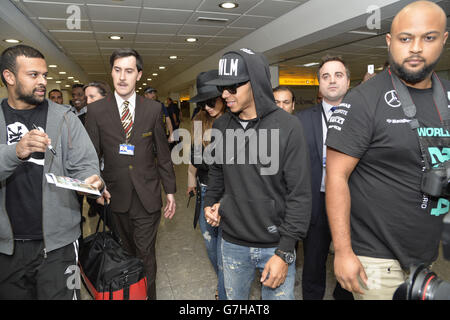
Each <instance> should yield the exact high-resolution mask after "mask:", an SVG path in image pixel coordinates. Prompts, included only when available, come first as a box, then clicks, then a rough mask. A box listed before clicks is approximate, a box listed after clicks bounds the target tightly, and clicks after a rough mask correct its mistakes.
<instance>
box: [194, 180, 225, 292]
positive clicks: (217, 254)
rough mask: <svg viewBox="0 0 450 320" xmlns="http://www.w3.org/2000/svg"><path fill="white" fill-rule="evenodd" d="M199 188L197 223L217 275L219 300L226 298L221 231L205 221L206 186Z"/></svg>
mask: <svg viewBox="0 0 450 320" xmlns="http://www.w3.org/2000/svg"><path fill="white" fill-rule="evenodd" d="M200 188H201V208H200V216H199V218H198V224H199V226H200V231H201V232H202V236H203V239H204V240H205V246H206V252H207V254H208V258H209V261H211V264H212V266H213V268H214V271H215V272H216V275H217V290H218V291H219V300H226V299H227V296H226V293H225V287H224V284H223V267H222V251H221V240H222V231H221V229H220V227H212V226H211V225H210V224H209V223H207V222H206V218H205V213H204V212H203V207H204V198H205V193H206V187H205V186H201V187H200Z"/></svg>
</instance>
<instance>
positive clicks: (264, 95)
mask: <svg viewBox="0 0 450 320" xmlns="http://www.w3.org/2000/svg"><path fill="white" fill-rule="evenodd" d="M247 80H250V84H251V86H252V91H253V98H254V100H255V106H256V114H257V116H258V118H263V117H265V116H266V115H268V114H269V113H272V112H273V111H276V110H278V109H279V108H278V106H277V105H276V104H275V98H274V96H273V92H272V85H271V83H270V70H269V63H268V61H267V59H266V57H265V56H264V55H263V54H262V53H259V52H254V51H252V50H251V49H239V50H238V51H229V52H227V53H225V54H224V55H223V56H222V58H221V59H220V61H219V73H218V78H217V79H215V80H212V81H209V82H207V84H208V85H216V86H226V85H231V84H235V83H241V82H244V81H247Z"/></svg>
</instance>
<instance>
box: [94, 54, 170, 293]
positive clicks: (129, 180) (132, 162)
mask: <svg viewBox="0 0 450 320" xmlns="http://www.w3.org/2000/svg"><path fill="white" fill-rule="evenodd" d="M110 63H111V68H112V72H111V75H112V79H113V82H114V88H115V92H114V94H111V95H108V96H107V97H106V98H105V99H102V100H99V101H96V102H94V103H92V104H90V105H89V107H88V114H87V117H86V130H87V132H88V133H89V136H90V137H91V139H92V142H93V144H94V146H95V149H96V150H97V154H98V156H99V158H101V157H102V156H103V158H104V170H103V173H102V176H103V179H104V180H105V182H106V185H107V188H108V190H109V192H110V194H111V211H112V212H113V219H114V227H115V228H116V229H117V230H116V231H117V233H118V235H119V236H120V238H121V240H122V243H123V247H124V249H125V250H127V251H128V252H129V253H130V254H132V255H134V256H137V257H139V258H141V259H142V260H143V261H144V265H145V268H146V272H147V281H148V297H149V299H156V284H155V279H156V256H155V242H156V234H157V230H158V226H159V222H160V219H161V207H162V199H161V183H162V185H163V188H164V191H165V193H166V194H167V202H166V206H165V208H164V216H165V217H166V218H168V219H171V218H172V217H173V215H174V214H175V207H176V205H175V197H174V193H175V191H176V183H175V173H174V170H173V164H172V161H171V158H170V152H169V145H168V143H167V138H166V134H165V131H164V126H163V123H162V109H161V104H159V103H157V102H156V101H153V100H150V99H145V98H144V97H141V96H137V95H136V92H135V88H136V82H137V81H139V79H140V78H141V76H142V69H143V62H142V59H141V57H140V55H139V53H137V52H136V51H135V50H133V49H118V50H116V51H114V52H113V54H112V55H111V58H110ZM156 157H157V160H158V161H156Z"/></svg>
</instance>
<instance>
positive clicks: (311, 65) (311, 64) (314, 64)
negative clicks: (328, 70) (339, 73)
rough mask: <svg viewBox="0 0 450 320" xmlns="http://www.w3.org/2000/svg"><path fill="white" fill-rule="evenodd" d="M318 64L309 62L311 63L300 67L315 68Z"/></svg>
mask: <svg viewBox="0 0 450 320" xmlns="http://www.w3.org/2000/svg"><path fill="white" fill-rule="evenodd" d="M319 64H320V63H319V62H311V63H305V64H302V65H301V67H313V66H317V65H319Z"/></svg>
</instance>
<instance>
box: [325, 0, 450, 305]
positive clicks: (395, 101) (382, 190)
mask: <svg viewBox="0 0 450 320" xmlns="http://www.w3.org/2000/svg"><path fill="white" fill-rule="evenodd" d="M447 36H448V33H447V32H446V15H445V13H444V11H443V10H442V9H441V8H440V7H439V6H438V5H436V4H434V3H432V2H429V1H417V2H414V3H412V4H410V5H408V6H406V7H405V8H404V9H402V10H401V11H400V12H399V13H398V14H397V16H396V17H395V19H394V20H393V22H392V26H391V32H390V33H389V34H388V35H387V36H386V40H387V45H388V50H389V58H390V59H389V60H390V69H387V70H385V71H383V72H382V73H380V74H379V75H377V76H376V77H375V78H373V79H371V80H369V81H367V82H365V83H363V84H362V85H360V86H358V87H356V88H354V89H353V90H352V91H350V93H349V94H348V95H347V96H346V97H345V98H344V100H343V102H342V103H341V104H340V106H339V107H338V109H337V110H336V111H335V112H334V113H333V116H332V117H331V119H330V121H329V127H328V137H327V141H326V144H327V146H328V149H327V163H326V168H327V172H326V206H327V214H328V218H329V223H330V229H331V233H332V238H333V243H334V248H335V260H334V270H335V274H336V278H337V280H338V281H339V282H340V284H341V285H342V287H343V288H344V289H347V290H349V291H352V292H353V294H354V296H355V298H357V299H392V296H393V293H394V292H395V290H396V288H397V287H398V286H399V285H400V284H401V283H403V282H404V280H405V276H406V273H405V271H408V269H409V268H410V267H411V266H412V265H415V264H418V263H426V264H430V263H431V262H432V261H434V260H435V259H436V258H437V256H438V247H439V242H440V236H441V230H442V220H443V217H444V215H445V214H446V213H447V212H448V208H449V201H448V199H444V198H439V197H431V196H429V195H427V194H424V192H422V191H421V187H420V185H421V179H422V175H423V169H424V167H425V168H430V167H433V166H435V165H436V164H439V163H442V162H445V161H448V160H449V156H450V154H449V153H447V152H446V151H447V150H448V147H449V146H450V143H449V141H448V139H449V138H448V137H447V136H448V133H447V130H448V128H447V127H445V125H444V120H445V119H443V118H442V117H441V114H440V113H439V111H438V108H439V107H443V108H444V109H446V108H447V104H450V101H448V99H450V94H449V93H448V92H450V83H449V82H448V81H444V80H439V79H438V78H437V77H435V76H434V77H433V80H432V74H433V69H434V67H435V65H436V64H437V62H438V60H439V57H440V55H441V54H442V51H443V48H444V45H445V42H446V40H447ZM395 79H397V80H398V83H397V85H395V84H396V82H395ZM399 79H400V80H399ZM398 84H399V85H398ZM401 88H404V91H405V92H406V94H408V95H409V96H410V97H411V99H412V101H413V102H414V104H415V106H416V115H415V119H417V120H418V124H419V127H418V128H416V129H414V130H412V127H411V125H410V123H411V122H412V118H410V117H408V116H407V115H406V114H405V112H404V110H403V106H402V104H405V106H406V105H407V104H406V103H405V99H404V97H405V95H402V97H403V98H402V99H400V97H399V96H400V94H399V92H402V91H399V90H400V89H401ZM447 96H449V97H448V98H447ZM436 97H439V98H441V99H436ZM436 101H441V102H442V103H439V104H437V103H436ZM429 128H432V129H431V130H428V129H429ZM428 132H433V133H438V134H433V135H434V136H433V137H427V140H428V142H427V141H425V140H424V139H423V138H424V136H425V135H427V134H428ZM430 141H431V142H430ZM419 143H420V144H422V146H423V150H424V152H423V153H422V152H421V148H420V147H419ZM430 159H431V160H432V161H430Z"/></svg>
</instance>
